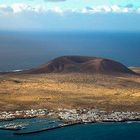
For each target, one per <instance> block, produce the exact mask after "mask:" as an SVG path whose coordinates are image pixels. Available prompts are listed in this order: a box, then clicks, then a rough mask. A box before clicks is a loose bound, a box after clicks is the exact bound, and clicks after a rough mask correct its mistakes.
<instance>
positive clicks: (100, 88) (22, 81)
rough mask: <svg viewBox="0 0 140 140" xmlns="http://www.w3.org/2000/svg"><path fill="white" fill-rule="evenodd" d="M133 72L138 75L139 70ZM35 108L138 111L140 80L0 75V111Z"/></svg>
mask: <svg viewBox="0 0 140 140" xmlns="http://www.w3.org/2000/svg"><path fill="white" fill-rule="evenodd" d="M133 70H135V71H137V72H140V69H139V68H133ZM38 108H48V109H54V110H55V109H58V108H98V109H101V110H106V111H112V110H115V111H117V110H118V111H123V110H124V111H127V110H128V111H140V77H139V76H134V75H133V76H132V75H117V76H111V75H103V74H83V73H67V74H64V73H63V74H62V73H58V74H56V73H52V74H1V75H0V111H12V110H21V109H22V110H26V109H38Z"/></svg>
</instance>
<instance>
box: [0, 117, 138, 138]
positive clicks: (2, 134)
mask: <svg viewBox="0 0 140 140" xmlns="http://www.w3.org/2000/svg"><path fill="white" fill-rule="evenodd" d="M18 121H19V120H18ZM28 121H29V122H30V123H32V122H33V123H34V125H32V126H30V128H28V129H29V130H35V129H38V128H41V127H44V126H45V125H46V124H45V123H46V122H45V120H36V119H34V120H32V119H31V120H26V119H25V120H22V122H28ZM39 121H40V123H39ZM43 125H44V126H43ZM23 131H27V130H23ZM139 132H140V123H100V124H86V125H76V126H70V127H66V128H60V129H56V130H52V131H48V132H42V133H37V134H32V135H26V136H14V135H13V132H12V131H4V130H0V140H31V139H32V140H140V133H139Z"/></svg>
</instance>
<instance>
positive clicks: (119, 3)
mask: <svg viewBox="0 0 140 140" xmlns="http://www.w3.org/2000/svg"><path fill="white" fill-rule="evenodd" d="M139 25H140V0H0V30H45V31H67V30H72V31H73V30H79V31H82V30H83V31H140V26H139Z"/></svg>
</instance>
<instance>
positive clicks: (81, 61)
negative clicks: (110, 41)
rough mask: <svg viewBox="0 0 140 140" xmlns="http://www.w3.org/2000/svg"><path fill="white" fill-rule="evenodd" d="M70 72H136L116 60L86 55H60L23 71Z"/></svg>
mask: <svg viewBox="0 0 140 140" xmlns="http://www.w3.org/2000/svg"><path fill="white" fill-rule="evenodd" d="M71 72H80V73H92V74H94V73H99V74H136V73H135V72H133V71H132V70H130V69H129V68H127V67H126V66H124V65H123V64H121V63H119V62H117V61H114V60H109V59H104V58H99V57H86V56H62V57H58V58H56V59H54V60H52V61H50V62H48V63H47V64H45V65H42V66H40V67H38V68H34V69H30V70H27V71H24V73H28V74H41V73H71ZM22 73H23V72H22Z"/></svg>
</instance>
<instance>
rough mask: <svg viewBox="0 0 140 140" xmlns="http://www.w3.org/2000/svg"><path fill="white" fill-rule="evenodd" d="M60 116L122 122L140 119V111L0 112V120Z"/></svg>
mask: <svg viewBox="0 0 140 140" xmlns="http://www.w3.org/2000/svg"><path fill="white" fill-rule="evenodd" d="M41 116H43V117H46V118H47V117H58V118H60V119H61V120H63V121H67V122H121V121H129V120H140V112H115V111H112V112H110V113H108V112H106V111H100V110H98V109H58V111H53V110H50V111H49V110H48V109H36V110H35V109H31V110H24V111H15V112H6V111H4V112H0V120H12V119H17V118H33V117H41Z"/></svg>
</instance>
